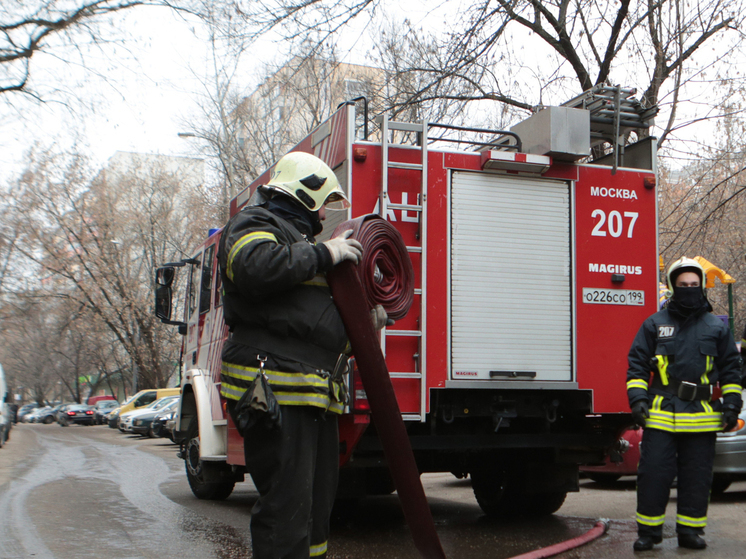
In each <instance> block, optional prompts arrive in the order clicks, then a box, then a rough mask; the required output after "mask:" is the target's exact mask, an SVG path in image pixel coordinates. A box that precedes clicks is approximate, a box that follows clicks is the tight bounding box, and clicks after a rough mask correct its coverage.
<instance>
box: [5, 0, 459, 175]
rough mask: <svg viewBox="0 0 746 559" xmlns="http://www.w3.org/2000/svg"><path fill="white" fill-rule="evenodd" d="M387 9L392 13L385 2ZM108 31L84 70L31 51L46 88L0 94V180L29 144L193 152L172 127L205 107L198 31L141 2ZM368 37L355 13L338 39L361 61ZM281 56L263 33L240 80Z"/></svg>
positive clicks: (419, 15) (101, 161) (426, 7)
mask: <svg viewBox="0 0 746 559" xmlns="http://www.w3.org/2000/svg"><path fill="white" fill-rule="evenodd" d="M393 4H395V3H393ZM453 5H455V3H453V2H451V6H453ZM433 6H434V3H433V2H429V3H428V2H425V1H424V0H414V1H413V2H410V3H409V4H408V11H407V14H406V15H407V16H408V17H410V18H411V19H413V20H414V21H415V22H420V23H423V24H425V25H427V24H428V23H427V21H426V20H427V17H428V15H427V14H428V12H430V11H431V10H432V8H433ZM387 13H392V11H391V10H390V9H388V8H387ZM394 13H395V11H394ZM398 15H402V14H401V13H399V14H398ZM430 17H431V18H437V17H438V16H437V14H436V15H431V16H430ZM440 17H441V21H442V16H440ZM105 31H106V33H107V34H108V35H110V36H112V37H118V38H126V41H125V42H124V44H116V43H112V44H110V45H106V46H105V47H104V48H103V49H101V48H99V47H97V46H90V45H85V44H84V45H83V46H82V47H81V50H82V51H83V52H84V54H85V58H84V60H85V64H86V65H87V66H88V68H83V67H81V65H80V64H79V58H78V57H77V56H76V55H75V54H74V53H73V54H70V55H69V57H68V58H67V59H66V60H65V61H63V60H60V56H49V55H44V54H41V55H36V56H35V57H34V59H33V62H32V78H33V79H35V80H36V81H37V83H38V84H39V85H40V86H43V87H41V89H43V90H44V91H45V95H44V99H45V102H44V103H39V102H35V101H33V100H30V99H27V98H24V96H21V95H15V94H14V95H13V96H12V97H10V96H8V94H5V96H4V97H0V100H1V101H2V103H0V182H6V181H8V180H12V179H13V178H14V177H16V176H18V174H19V173H20V172H21V170H22V169H23V164H22V162H23V158H24V154H25V153H26V152H27V150H28V149H29V148H30V147H31V146H32V145H33V144H34V143H35V142H41V143H42V144H50V143H53V144H55V145H57V146H58V147H63V148H64V149H68V148H70V147H71V146H72V145H73V144H75V145H76V146H77V147H78V150H79V151H80V150H82V151H84V152H86V153H88V154H89V155H90V157H91V159H92V162H93V163H94V164H95V165H101V166H102V165H105V163H106V161H107V160H108V159H109V158H110V157H111V156H112V155H113V154H114V153H115V152H116V151H137V152H147V153H159V154H165V155H188V156H195V155H197V154H198V153H199V145H198V143H199V141H198V140H194V139H185V138H181V137H179V136H178V134H179V132H188V131H189V122H190V120H191V121H192V122H193V121H194V120H195V118H199V115H200V114H201V112H200V109H199V101H200V98H201V97H202V96H203V95H204V92H205V85H204V78H203V76H205V75H208V74H209V65H210V49H209V45H208V41H207V40H206V35H205V30H204V28H202V27H201V26H200V25H199V23H198V22H197V21H196V20H191V21H190V20H189V19H184V18H183V17H180V16H177V15H175V14H174V13H173V12H171V11H170V10H167V9H164V8H146V9H139V10H131V11H129V12H126V13H125V14H123V15H119V16H116V17H115V18H113V19H112V21H111V23H110V24H109V25H108V26H106V27H105ZM366 41H369V35H368V33H367V30H366V28H365V21H364V20H362V19H361V20H360V21H359V22H356V23H355V24H354V25H353V26H352V27H351V28H350V29H349V31H348V32H347V34H346V35H345V38H344V40H343V42H342V52H343V53H344V52H346V53H347V55H346V57H345V58H346V60H345V61H347V62H353V63H364V59H363V57H360V58H359V59H357V60H356V59H355V55H356V54H358V55H360V54H364V53H365V52H366V51H367V47H366V46H365V44H366ZM282 59H284V53H283V45H282V43H281V42H277V41H276V40H272V39H271V38H269V39H266V40H263V41H261V42H259V43H257V44H256V45H255V46H254V48H253V49H252V52H251V55H250V56H248V57H244V58H243V59H242V67H241V71H240V72H239V74H238V76H237V82H238V85H239V87H243V88H244V90H245V92H246V93H247V94H248V93H250V92H251V90H252V89H253V87H254V86H253V84H256V83H258V81H259V80H260V79H261V75H262V68H263V65H264V64H266V63H270V62H277V61H279V60H282ZM55 89H57V90H55ZM61 101H62V102H61ZM195 115H196V116H195Z"/></svg>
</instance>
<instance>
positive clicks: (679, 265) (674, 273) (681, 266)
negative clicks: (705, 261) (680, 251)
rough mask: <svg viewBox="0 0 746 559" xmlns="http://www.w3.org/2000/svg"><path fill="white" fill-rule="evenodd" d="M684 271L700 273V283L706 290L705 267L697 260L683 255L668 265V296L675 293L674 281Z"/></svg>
mask: <svg viewBox="0 0 746 559" xmlns="http://www.w3.org/2000/svg"><path fill="white" fill-rule="evenodd" d="M684 272H694V273H695V274H697V275H699V284H700V285H701V286H702V292H703V293H704V292H705V280H706V277H705V269H704V268H703V267H702V266H701V265H700V263H699V262H697V261H696V260H692V259H691V258H687V257H686V256H682V257H681V258H679V259H678V260H677V261H676V262H674V263H673V264H671V265H670V266H669V267H668V273H667V274H666V279H667V280H668V292H669V294H668V296H669V297H670V296H671V295H673V288H674V283H675V282H676V278H677V277H678V276H679V275H680V274H683V273H684Z"/></svg>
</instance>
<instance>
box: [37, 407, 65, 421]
mask: <svg viewBox="0 0 746 559" xmlns="http://www.w3.org/2000/svg"><path fill="white" fill-rule="evenodd" d="M65 405H66V404H58V405H56V406H54V407H53V408H50V407H45V408H40V409H39V410H38V411H37V413H35V414H34V423H46V424H47V425H49V424H50V423H54V422H55V421H57V413H58V412H59V411H60V409H61V408H63V407H65Z"/></svg>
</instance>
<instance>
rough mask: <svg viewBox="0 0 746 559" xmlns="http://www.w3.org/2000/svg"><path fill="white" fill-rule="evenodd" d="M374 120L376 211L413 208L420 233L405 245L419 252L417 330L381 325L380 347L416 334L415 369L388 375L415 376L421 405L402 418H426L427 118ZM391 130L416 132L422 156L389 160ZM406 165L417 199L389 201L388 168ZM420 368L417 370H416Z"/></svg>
mask: <svg viewBox="0 0 746 559" xmlns="http://www.w3.org/2000/svg"><path fill="white" fill-rule="evenodd" d="M376 122H377V123H378V124H379V125H380V129H381V156H382V163H383V168H382V171H381V174H382V181H381V191H380V193H379V200H378V213H379V215H381V217H383V218H384V219H386V214H387V212H388V211H389V210H404V211H408V212H410V211H411V212H416V213H417V215H418V216H419V228H420V230H419V233H420V246H408V247H407V251H408V252H409V253H418V254H420V288H419V289H415V290H414V293H415V295H419V296H420V317H419V330H390V329H388V328H384V329H383V330H382V331H381V349H382V350H383V353H384V355H386V338H388V337H389V336H407V337H416V338H417V339H418V341H419V344H418V346H419V349H418V354H416V355H415V356H414V360H415V371H413V372H391V373H389V375H390V376H391V378H392V379H395V378H410V379H418V380H419V383H420V406H419V413H404V414H402V418H403V419H404V420H405V421H421V422H424V421H425V416H426V411H427V367H426V357H425V356H426V355H427V353H426V351H425V349H426V339H425V335H424V334H425V331H426V329H425V325H426V316H427V315H426V286H427V281H426V279H427V129H428V126H427V122H426V121H422V122H420V123H409V122H395V121H391V120H389V117H388V113H383V114H382V115H381V116H379V117H376ZM392 132H405V133H406V132H409V133H414V134H416V135H417V140H418V143H419V146H420V148H421V153H422V158H421V160H420V163H404V162H401V161H391V160H390V158H389V146H391V145H394V146H402V145H404V144H398V143H395V142H392V141H391V134H392ZM390 169H406V170H410V171H419V172H420V175H421V181H420V191H419V194H418V200H417V203H415V204H392V203H391V202H390V201H389V170H390ZM417 369H419V370H417Z"/></svg>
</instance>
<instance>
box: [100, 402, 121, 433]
mask: <svg viewBox="0 0 746 559" xmlns="http://www.w3.org/2000/svg"><path fill="white" fill-rule="evenodd" d="M121 409H122V406H117V407H116V408H112V409H111V410H110V411H109V412H107V413H106V415H104V423H106V424H107V425H108V426H109V427H110V428H111V429H116V428H117V427H118V426H119V411H120V410H121Z"/></svg>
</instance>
